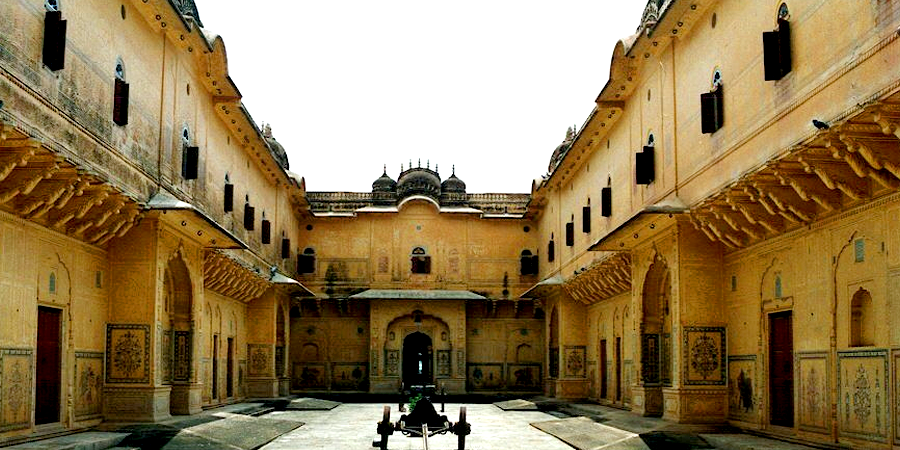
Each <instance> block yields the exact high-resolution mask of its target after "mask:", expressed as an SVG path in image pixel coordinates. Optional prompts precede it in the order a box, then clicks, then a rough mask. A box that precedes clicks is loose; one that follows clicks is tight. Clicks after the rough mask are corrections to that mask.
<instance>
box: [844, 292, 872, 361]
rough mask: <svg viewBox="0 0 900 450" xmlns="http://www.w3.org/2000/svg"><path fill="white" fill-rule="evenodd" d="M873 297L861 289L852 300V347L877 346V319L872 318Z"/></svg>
mask: <svg viewBox="0 0 900 450" xmlns="http://www.w3.org/2000/svg"><path fill="white" fill-rule="evenodd" d="M873 314H874V312H873V311H872V295H871V294H869V291H867V290H865V289H863V288H859V290H857V291H856V293H855V294H853V299H851V300H850V346H851V347H866V346H871V345H875V329H874V328H875V319H874V317H872V316H873Z"/></svg>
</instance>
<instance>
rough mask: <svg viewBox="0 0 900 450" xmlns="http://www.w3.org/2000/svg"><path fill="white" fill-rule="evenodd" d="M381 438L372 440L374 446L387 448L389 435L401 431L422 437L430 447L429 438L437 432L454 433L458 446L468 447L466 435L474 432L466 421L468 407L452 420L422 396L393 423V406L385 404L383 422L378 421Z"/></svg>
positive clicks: (460, 449) (384, 449) (425, 447)
mask: <svg viewBox="0 0 900 450" xmlns="http://www.w3.org/2000/svg"><path fill="white" fill-rule="evenodd" d="M377 430H378V435H379V436H380V437H381V438H380V440H375V441H373V442H372V447H378V448H379V449H381V450H387V448H388V447H387V445H388V437H390V435H392V434H394V431H399V432H401V433H403V434H404V435H406V436H409V437H421V438H422V443H423V448H424V449H426V450H427V449H428V438H429V437H430V436H434V435H436V434H446V433H448V432H449V433H452V434H455V435H456V436H457V448H458V449H459V450H465V449H466V436H467V435H469V434H470V433H471V432H472V426H471V425H469V423H468V422H466V407H465V406H462V407H460V408H459V421H458V422H456V423H453V422H450V421H449V420H448V419H447V416H443V415H438V413H437V411H435V409H434V405H432V404H431V401H430V400H428V399H427V398H424V397H423V398H422V399H420V400H419V401H418V402H416V405H415V406H414V407H413V409H412V411H410V413H409V414H403V415H401V416H400V420H398V421H397V422H396V423H391V407H390V406H385V407H384V413H383V415H382V418H381V422H378V429H377Z"/></svg>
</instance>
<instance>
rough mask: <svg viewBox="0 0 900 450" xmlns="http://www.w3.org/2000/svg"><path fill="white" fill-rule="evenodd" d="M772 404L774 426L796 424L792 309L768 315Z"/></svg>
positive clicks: (771, 418)
mask: <svg viewBox="0 0 900 450" xmlns="http://www.w3.org/2000/svg"><path fill="white" fill-rule="evenodd" d="M769 403H770V413H769V417H770V422H771V423H772V425H780V426H785V427H792V426H794V332H793V328H792V326H791V312H790V311H787V312H782V313H777V314H772V315H770V316H769Z"/></svg>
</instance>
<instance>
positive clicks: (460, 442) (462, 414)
mask: <svg viewBox="0 0 900 450" xmlns="http://www.w3.org/2000/svg"><path fill="white" fill-rule="evenodd" d="M458 423H459V424H464V423H466V407H465V406H461V407H460V408H459V422H458ZM463 426H464V425H463ZM456 441H457V448H458V449H459V450H466V434H465V433H459V434H458V435H457V436H456Z"/></svg>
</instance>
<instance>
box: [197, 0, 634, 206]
mask: <svg viewBox="0 0 900 450" xmlns="http://www.w3.org/2000/svg"><path fill="white" fill-rule="evenodd" d="M196 3H197V7H198V9H199V12H200V18H201V20H202V21H203V24H204V26H205V27H206V29H208V30H210V31H212V32H214V33H216V34H219V35H221V36H222V38H223V39H224V41H225V47H226V49H227V52H228V63H229V73H230V75H231V77H232V79H233V80H234V81H235V83H236V84H237V86H238V88H239V89H240V90H241V93H242V94H243V101H244V104H245V105H246V106H247V108H248V110H249V111H250V114H251V115H252V116H253V118H254V119H255V120H256V122H257V123H258V124H261V123H262V122H266V123H270V124H271V125H272V130H273V134H274V136H275V138H276V139H278V141H279V142H280V143H281V144H282V145H284V147H285V149H286V150H287V152H288V156H289V158H290V163H291V171H293V172H296V173H298V174H300V175H301V176H303V177H305V178H306V187H307V189H308V190H310V191H357V192H364V191H370V190H371V189H372V181H374V180H375V179H376V178H378V177H379V176H380V175H381V173H382V167H383V165H385V164H386V165H387V171H388V175H390V176H391V177H392V178H394V179H397V175H398V174H399V172H400V164H403V165H404V167H408V165H409V160H410V159H412V160H413V164H414V165H416V164H417V161H418V160H419V159H421V161H422V166H425V165H426V161H430V164H431V167H432V168H434V165H435V164H439V165H440V166H439V171H440V174H441V176H442V178H446V177H448V176H450V173H451V166H453V165H455V166H456V175H457V176H458V177H460V178H461V179H462V180H463V181H465V182H466V184H467V185H468V192H470V193H478V192H529V191H530V189H531V180H533V179H534V178H537V177H539V176H541V175H542V174H545V173H546V172H547V164H548V162H549V159H550V155H551V153H552V152H553V150H554V149H555V148H556V146H557V145H558V144H559V143H560V142H561V141H562V139H563V138H564V137H565V133H566V128H567V127H570V126H573V125H577V126H578V127H579V128H580V127H581V125H582V123H583V122H584V121H585V120H586V119H587V116H588V114H590V112H591V109H592V108H593V105H594V99H595V98H596V97H597V94H599V93H600V90H601V89H602V88H603V85H604V84H605V83H606V80H607V79H608V78H609V61H610V57H611V55H612V50H613V47H614V46H615V43H616V41H617V40H619V39H621V38H624V37H626V36H628V35H631V34H633V33H634V32H635V30H636V28H637V26H638V24H639V22H640V16H641V13H642V11H643V8H644V5H645V4H646V1H645V0H615V1H613V0H592V1H565V0H554V1H532V0H520V1H506V0H458V1H454V2H437V1H430V0H378V1H373V0H315V1H308V0H298V1H287V0H254V1H253V2H249V1H246V0H240V1H239V0H196Z"/></svg>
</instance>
